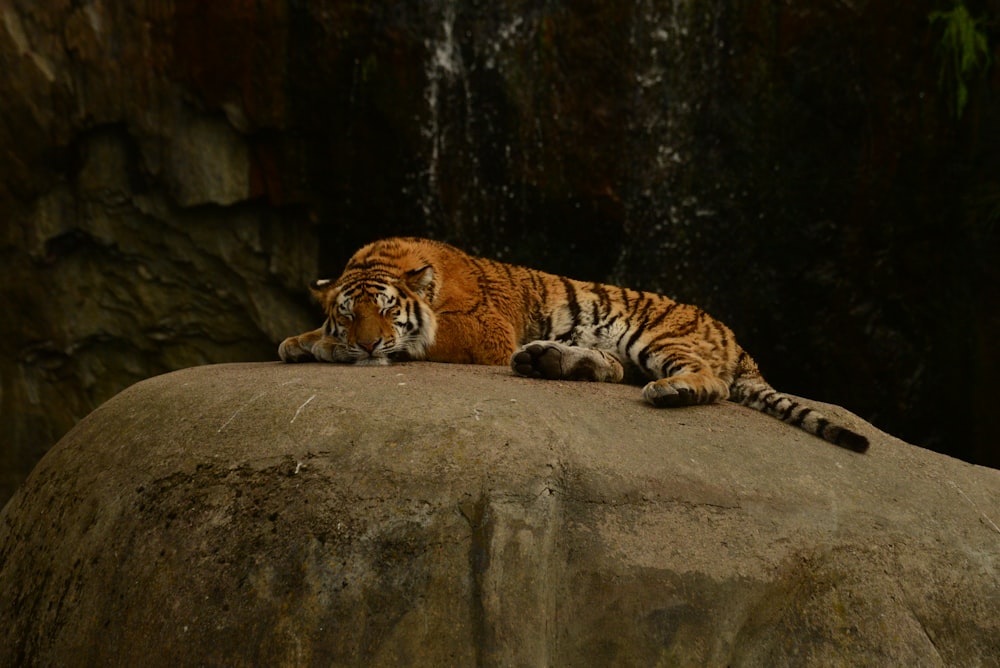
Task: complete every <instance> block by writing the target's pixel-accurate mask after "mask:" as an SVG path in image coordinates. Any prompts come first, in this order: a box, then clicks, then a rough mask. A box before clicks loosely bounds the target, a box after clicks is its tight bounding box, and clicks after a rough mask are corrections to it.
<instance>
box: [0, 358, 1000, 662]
mask: <svg viewBox="0 0 1000 668" xmlns="http://www.w3.org/2000/svg"><path fill="white" fill-rule="evenodd" d="M824 411H828V412H830V413H831V414H832V415H836V416H837V417H839V418H840V419H843V420H845V421H847V422H849V423H850V424H852V425H853V426H855V427H856V428H857V429H859V430H860V431H862V432H863V433H864V434H865V435H866V436H868V437H869V438H870V439H871V441H872V446H871V450H870V451H869V453H868V454H866V455H857V454H855V453H852V452H848V451H846V450H843V449H841V448H837V447H834V446H832V445H830V444H828V443H825V442H823V441H821V440H819V439H817V438H815V437H812V436H809V435H807V434H805V433H803V432H801V431H799V430H797V429H794V428H792V427H789V426H788V425H785V424H783V423H780V422H778V421H777V420H774V419H772V418H769V417H766V416H764V415H762V414H760V413H756V412H754V411H752V410H750V409H747V408H743V407H741V406H737V405H735V404H720V405H714V406H702V407H695V408H687V409H674V410H670V409H661V410H658V409H654V408H651V407H650V406H648V405H647V404H645V403H644V402H643V401H642V399H641V398H640V396H639V390H638V388H634V387H627V386H621V385H607V384H593V383H565V382H547V381H534V380H529V379H525V378H519V377H515V376H514V375H513V374H511V372H510V371H509V370H507V369H502V368H500V369H498V368H487V367H467V366H460V365H435V364H406V365H397V366H387V367H375V368H372V367H344V366H335V365H319V364H303V365H283V364H279V363H273V364H237V365H219V366H204V367H198V368H194V369H188V370H184V371H179V372H175V373H171V374H166V375H163V376H159V377H157V378H153V379H150V380H147V381H144V382H142V383H139V384H137V385H135V386H133V387H131V388H129V389H128V390H126V391H125V392H123V393H121V394H120V395H118V396H117V397H115V398H114V399H112V400H111V401H109V402H107V403H106V404H104V405H103V406H101V407H100V408H98V409H97V410H96V411H94V412H93V413H92V414H91V415H90V416H88V417H87V418H86V419H85V420H83V422H81V423H80V424H79V425H78V426H77V427H76V428H75V429H74V430H73V431H72V432H70V433H69V434H68V435H67V436H66V437H65V438H63V439H62V440H61V441H60V442H59V444H58V445H56V446H55V447H54V448H53V449H52V450H51V451H50V452H49V453H48V454H47V455H46V457H45V458H44V459H43V460H42V462H41V463H40V464H39V465H38V466H37V467H36V468H35V470H34V471H33V473H32V475H31V477H30V478H29V479H28V481H27V482H26V483H25V485H24V486H23V487H22V488H21V489H20V490H19V491H18V492H17V494H16V495H15V496H14V498H13V499H12V500H11V502H10V503H9V504H8V505H7V506H6V507H5V508H4V510H3V511H2V513H0V626H2V627H3V628H4V629H5V634H6V635H5V642H3V643H0V664H3V665H61V664H66V663H67V662H69V663H84V664H88V665H130V664H135V663H137V662H141V663H144V665H157V666H158V665H163V666H168V665H233V664H240V665H251V664H252V665H317V664H322V665H330V664H336V665H376V666H377V665H400V664H420V665H532V666H536V665H553V666H560V665H569V666H578V665H593V664H599V665H655V664H657V663H674V664H679V665H731V666H760V665H768V666H783V665H790V666H791V665H794V666H828V665H869V664H879V665H926V666H937V665H940V666H967V665H989V664H990V662H991V661H993V660H995V658H996V657H997V656H1000V602H998V599H997V590H998V586H1000V582H998V580H997V573H1000V551H998V550H997V545H998V542H1000V529H998V528H997V521H998V520H1000V517H997V515H996V509H997V508H1000V472H998V471H994V470H991V469H986V468H981V467H975V466H971V465H969V464H965V463H962V462H959V461H957V460H954V459H950V458H948V457H944V456H942V455H938V454H934V453H932V452H929V451H927V450H923V449H920V448H916V447H914V446H911V445H908V444H906V443H903V442H901V441H899V440H897V439H894V438H892V437H890V436H887V435H885V434H883V433H881V432H879V431H878V430H876V429H874V428H872V427H871V426H870V425H867V424H865V423H863V422H862V421H860V420H858V419H857V418H855V417H854V416H852V415H850V414H849V413H846V412H845V411H843V410H841V409H838V408H836V407H834V406H824Z"/></svg>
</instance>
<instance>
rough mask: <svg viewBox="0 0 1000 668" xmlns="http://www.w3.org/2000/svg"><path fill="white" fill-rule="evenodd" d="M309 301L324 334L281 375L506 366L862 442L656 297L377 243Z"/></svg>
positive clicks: (297, 346) (694, 316) (286, 347)
mask: <svg viewBox="0 0 1000 668" xmlns="http://www.w3.org/2000/svg"><path fill="white" fill-rule="evenodd" d="M309 287H310V290H311V292H312V294H313V296H314V297H315V298H316V300H317V301H318V302H319V303H320V305H321V306H322V308H323V311H324V313H325V315H326V320H325V321H324V322H323V324H322V326H320V327H319V328H318V329H316V330H313V331H309V332H305V333H303V334H300V335H298V336H292V337H289V338H287V339H285V340H284V341H282V342H281V344H280V345H279V347H278V356H279V357H280V358H281V360H282V361H284V362H312V361H320V362H339V363H344V364H357V365H384V364H390V363H392V362H400V361H409V360H426V361H431V362H447V363H458V364H462V363H465V364H484V365H487V364H488V365H504V366H508V365H509V367H510V368H511V369H512V370H513V372H514V373H516V374H518V375H519V376H525V377H530V378H541V379H553V380H580V381H599V382H608V383H623V382H624V383H631V384H634V385H642V386H643V387H642V396H643V397H644V398H645V400H646V401H647V402H649V403H650V404H652V405H653V406H656V407H676V406H692V405H697V404H710V403H715V402H720V401H725V400H731V401H733V402H737V403H740V404H743V405H744V406H747V407H749V408H752V409H754V410H757V411H760V412H762V413H765V414H767V415H770V416H773V417H775V418H777V419H779V420H781V421H783V422H786V423H788V424H790V425H793V426H795V427H799V428H801V429H803V430H804V431H806V432H808V433H810V434H813V435H815V436H818V437H819V438H821V439H824V440H826V441H828V442H830V443H833V444H835V445H838V446H842V447H844V448H847V449H848V450H853V451H855V452H859V453H861V452H865V451H866V450H867V449H868V439H867V438H866V437H864V436H862V435H861V434H859V433H857V432H856V431H854V430H852V429H850V428H848V427H847V426H845V425H843V424H838V423H837V422H835V421H834V420H832V419H831V418H828V417H826V416H824V415H823V414H821V413H820V412H819V411H817V410H815V409H813V408H810V407H808V406H806V405H805V404H803V403H802V402H801V401H800V400H798V399H796V398H794V397H791V396H788V395H786V394H782V393H780V392H778V391H776V390H775V389H774V388H773V387H771V385H770V384H768V383H767V381H765V380H764V377H763V376H762V375H761V372H760V370H759V369H758V367H757V363H756V362H755V361H754V360H753V358H752V357H751V356H750V355H749V354H748V353H747V352H746V351H745V350H743V348H741V347H740V345H739V344H738V343H737V342H736V338H735V336H734V334H733V332H732V331H731V330H730V329H729V328H728V327H727V326H726V325H724V324H723V323H722V322H720V321H719V320H716V319H715V318H713V317H712V316H710V315H709V314H708V313H706V312H705V311H704V310H702V309H700V308H698V307H696V306H692V305H689V304H682V303H679V302H677V301H674V300H673V299H671V298H669V297H666V296H664V295H661V294H655V293H652V292H642V291H638V290H631V289H628V288H620V287H615V286H612V285H605V284H602V283H596V282H584V281H579V280H574V279H571V278H565V277H563V276H557V275H554V274H549V273H545V272H543V271H539V270H536V269H530V268H527V267H522V266H517V265H513V264H507V263H504V262H499V261H496V260H491V259H487V258H483V257H476V256H473V255H469V254H467V253H465V252H464V251H462V250H460V249H458V248H456V247H454V246H452V245H449V244H446V243H443V242H440V241H434V240H430V239H422V238H415V237H395V238H389V239H382V240H380V241H375V242H372V243H369V244H368V245H366V246H364V247H362V248H361V249H360V250H358V251H357V252H356V253H355V254H354V255H353V256H352V257H351V259H350V260H349V261H348V262H347V266H346V267H345V269H344V272H343V274H342V275H341V276H340V277H339V278H337V279H336V280H331V279H319V280H315V281H313V282H312V283H311V284H310V286H309Z"/></svg>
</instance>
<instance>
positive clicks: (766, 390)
mask: <svg viewBox="0 0 1000 668" xmlns="http://www.w3.org/2000/svg"><path fill="white" fill-rule="evenodd" d="M737 373H738V375H737V376H736V379H735V380H734V381H733V384H732V387H731V388H730V399H731V400H732V401H736V402H739V403H741V404H743V405H744V406H748V407H750V408H753V409H754V410H758V411H760V412H761V413H766V414H767V415H770V416H771V417H775V418H778V419H779V420H781V421H782V422H786V423H788V424H790V425H792V426H793V427H798V428H799V429H802V430H804V431H807V432H809V433H810V434H813V435H814V436H819V437H820V438H822V439H823V440H824V441H828V442H830V443H833V444H834V445H839V446H840V447H842V448H847V449H848V450H853V451H854V452H865V451H867V450H868V439H867V438H865V437H864V436H862V435H861V434H859V433H857V432H856V431H853V430H851V429H848V428H847V427H844V426H841V425H839V424H836V423H835V422H833V421H831V419H830V418H828V417H826V416H825V415H823V414H822V413H820V412H819V411H817V410H814V409H812V408H809V407H808V406H806V405H805V404H803V403H802V402H800V401H798V400H797V399H793V398H792V397H790V396H788V395H787V394H782V393H781V392H778V391H777V390H775V389H774V388H773V387H771V386H770V385H768V383H767V381H766V380H764V378H763V376H761V374H760V371H759V370H758V369H757V364H756V363H755V362H754V361H753V360H752V359H751V358H750V356H749V355H747V353H745V352H744V353H743V354H742V355H741V357H740V363H739V371H738V372H737Z"/></svg>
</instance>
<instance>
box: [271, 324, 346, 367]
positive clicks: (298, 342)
mask: <svg viewBox="0 0 1000 668" xmlns="http://www.w3.org/2000/svg"><path fill="white" fill-rule="evenodd" d="M344 350H346V347H345V346H344V344H342V343H340V342H339V341H337V340H335V339H331V338H330V337H328V336H326V334H325V333H324V331H323V328H322V327H320V328H319V329H314V330H313V331H311V332H306V333H304V334H299V335H298V336H290V337H288V338H287V339H285V340H284V341H282V342H281V345H279V346H278V357H280V358H281V361H282V362H349V361H351V358H350V357H349V356H346V355H344V354H342V353H343V351H344Z"/></svg>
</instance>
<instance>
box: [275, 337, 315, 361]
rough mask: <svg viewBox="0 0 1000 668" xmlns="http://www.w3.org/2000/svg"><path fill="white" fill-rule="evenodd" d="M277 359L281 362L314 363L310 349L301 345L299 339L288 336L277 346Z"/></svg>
mask: <svg viewBox="0 0 1000 668" xmlns="http://www.w3.org/2000/svg"><path fill="white" fill-rule="evenodd" d="M278 357H279V358H280V359H281V361H282V362H315V361H316V358H315V357H314V356H313V354H312V348H311V347H309V348H306V347H304V346H303V345H302V342H301V341H300V339H299V337H297V336H289V337H288V338H287V339H285V340H284V341H282V342H281V345H279V346H278Z"/></svg>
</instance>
